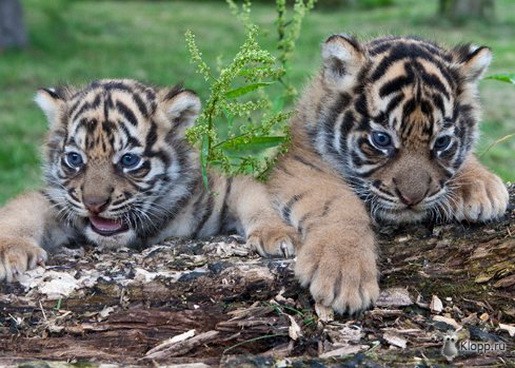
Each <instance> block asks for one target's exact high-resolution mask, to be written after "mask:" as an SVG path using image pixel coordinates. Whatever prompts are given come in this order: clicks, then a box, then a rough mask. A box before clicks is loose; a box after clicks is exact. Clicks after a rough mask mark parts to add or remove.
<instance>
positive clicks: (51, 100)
mask: <svg viewBox="0 0 515 368" xmlns="http://www.w3.org/2000/svg"><path fill="white" fill-rule="evenodd" d="M67 91H68V90H67V89H66V88H40V89H39V90H38V91H37V93H36V96H35V97H34V101H35V102H36V103H37V104H38V106H39V107H40V108H41V110H43V112H44V113H45V115H46V118H47V120H48V124H49V125H50V128H52V127H54V126H55V125H56V124H57V123H58V121H59V118H60V116H61V114H62V112H63V111H64V106H65V103H66V101H65V99H66V97H67Z"/></svg>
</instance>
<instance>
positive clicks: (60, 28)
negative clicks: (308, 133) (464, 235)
mask: <svg viewBox="0 0 515 368" xmlns="http://www.w3.org/2000/svg"><path fill="white" fill-rule="evenodd" d="M395 4H396V5H394V6H391V7H386V8H375V9H371V10H370V9H369V10H367V9H362V8H356V9H337V10H334V9H333V10H318V11H316V12H314V13H313V14H311V15H310V16H309V17H308V19H307V20H306V22H305V27H304V29H303V32H302V35H301V39H300V41H299V46H298V49H297V54H296V56H295V59H294V60H293V61H292V63H291V73H290V77H291V79H292V82H293V84H294V85H295V86H296V87H298V88H299V89H300V88H301V87H302V86H303V85H304V84H305V82H306V80H307V79H308V78H309V76H310V75H311V74H312V73H313V71H314V70H316V69H317V68H318V65H319V48H320V47H319V45H320V43H321V42H322V40H323V39H324V38H325V37H327V36H328V35H329V34H331V33H338V32H346V33H353V34H355V35H357V36H358V37H359V38H360V39H368V38H371V37H374V36H377V35H382V34H404V35H405V34H411V35H419V36H422V37H426V38H431V39H434V40H437V41H439V42H441V43H444V44H448V45H452V44H455V43H459V42H468V41H473V42H474V43H478V44H486V45H489V46H490V47H492V49H493V50H494V53H495V59H494V62H493V65H492V67H491V69H490V72H491V73H498V72H508V71H509V72H514V71H515V41H514V40H515V1H511V0H498V1H496V6H497V15H498V19H497V21H496V22H495V24H491V25H486V24H480V23H471V24H467V25H461V26H455V25H452V24H449V23H445V22H443V21H441V20H438V19H437V17H435V14H436V7H437V2H436V1H433V2H429V1H419V0H396V1H395ZM23 5H24V8H25V15H26V23H27V26H28V29H29V35H30V40H31V47H30V48H29V49H27V50H25V51H7V52H4V53H3V54H0V129H1V130H0V132H1V136H0V203H3V202H5V200H6V199H8V198H10V197H13V196H14V195H16V194H17V193H20V192H21V191H23V190H26V189H27V188H37V187H38V186H39V185H41V182H40V178H39V177H40V169H39V164H40V163H39V162H40V160H39V157H40V154H39V152H40V148H39V147H40V146H41V144H42V142H43V140H44V135H45V131H46V122H45V120H44V117H43V114H42V113H41V112H40V111H39V110H38V109H37V107H36V106H35V104H34V103H33V102H32V97H33V95H34V93H35V91H36V89H37V88H38V87H42V86H53V85H56V84H58V83H60V82H67V83H72V84H83V83H86V82H88V81H89V80H92V79H97V78H108V77H109V78H114V77H129V78H136V79H141V80H144V81H147V82H152V83H156V84H159V85H172V84H175V83H176V82H179V81H183V82H184V83H185V85H186V86H187V87H188V88H192V89H195V90H197V91H198V92H199V94H200V96H201V97H202V98H206V97H207V92H208V91H207V90H206V85H205V84H204V82H203V80H202V78H201V76H200V75H197V74H195V71H194V67H193V65H191V64H190V63H189V58H188V52H187V50H186V46H185V42H184V33H185V31H186V30H187V29H191V30H192V31H193V32H194V33H195V34H196V36H197V42H198V45H199V47H200V48H201V50H202V52H203V54H204V57H205V58H206V60H211V61H212V65H216V60H217V59H218V58H221V59H228V58H231V56H232V55H233V54H234V53H235V52H236V50H237V48H238V46H239V44H240V42H241V41H242V39H243V34H242V29H241V27H240V25H239V24H238V22H237V20H236V19H234V17H233V16H232V15H231V14H230V12H229V11H228V9H227V7H226V6H225V4H224V2H223V1H222V0H218V1H202V2H195V1H187V0H184V1H173V2H171V1H169V2H165V1H162V2H158V1H94V0H91V1H86V0H81V1H71V0H53V1H48V0H24V1H23ZM253 13H254V16H255V19H257V20H258V23H259V24H260V25H262V26H263V30H265V32H264V33H265V34H264V35H263V40H262V41H263V43H264V44H265V45H273V44H274V43H273V39H274V37H275V33H274V27H273V20H274V17H275V15H274V11H273V8H272V7H271V6H270V5H266V4H254V7H253ZM481 95H482V100H483V105H484V121H483V123H482V126H481V130H482V133H483V135H482V139H481V142H480V144H479V147H478V152H479V153H482V152H484V151H485V150H486V149H487V148H488V147H489V146H490V145H491V144H492V142H495V141H497V140H500V139H501V138H502V137H505V136H508V135H510V134H513V133H515V127H514V126H513V124H512V122H513V121H514V120H515V119H514V118H515V109H514V107H513V101H515V88H514V87H513V86H511V85H509V84H504V83H500V82H496V81H484V82H482V84H481ZM481 159H482V160H483V162H485V163H486V164H487V165H488V166H490V167H491V168H492V169H493V170H494V171H496V172H497V173H498V174H500V175H501V176H502V177H503V179H505V180H511V181H515V169H514V168H515V138H513V137H512V138H508V139H505V140H502V141H501V142H499V143H498V144H496V145H494V147H492V148H491V149H489V150H488V151H487V152H486V153H485V154H484V155H482V156H481Z"/></svg>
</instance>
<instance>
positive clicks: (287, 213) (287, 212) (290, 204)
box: [281, 193, 306, 224]
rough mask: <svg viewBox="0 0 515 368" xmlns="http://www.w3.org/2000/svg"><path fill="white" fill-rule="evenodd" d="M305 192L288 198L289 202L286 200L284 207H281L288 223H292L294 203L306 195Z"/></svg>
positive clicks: (283, 216)
mask: <svg viewBox="0 0 515 368" xmlns="http://www.w3.org/2000/svg"><path fill="white" fill-rule="evenodd" d="M305 194H306V193H300V194H295V195H294V196H293V197H291V198H290V199H289V200H288V202H286V204H285V205H284V207H283V208H282V209H281V216H282V218H283V220H284V221H285V222H286V223H288V224H291V211H292V209H293V205H294V204H295V203H297V202H298V201H299V200H300V199H302V197H304V195H305Z"/></svg>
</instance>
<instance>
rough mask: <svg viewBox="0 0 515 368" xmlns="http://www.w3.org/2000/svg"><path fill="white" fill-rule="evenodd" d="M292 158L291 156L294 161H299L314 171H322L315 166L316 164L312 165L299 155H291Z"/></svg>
mask: <svg viewBox="0 0 515 368" xmlns="http://www.w3.org/2000/svg"><path fill="white" fill-rule="evenodd" d="M292 158H293V159H294V160H295V161H297V162H300V163H302V164H304V165H306V166H308V167H310V168H311V169H313V170H315V171H318V172H322V170H321V169H320V168H319V167H317V166H315V165H313V164H312V163H311V162H309V161H307V160H305V159H304V158H303V157H300V156H299V155H293V157H292Z"/></svg>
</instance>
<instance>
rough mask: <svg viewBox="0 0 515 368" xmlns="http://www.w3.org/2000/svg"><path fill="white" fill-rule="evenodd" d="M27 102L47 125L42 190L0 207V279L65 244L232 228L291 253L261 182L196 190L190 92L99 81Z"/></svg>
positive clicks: (125, 242) (214, 180)
mask: <svg viewBox="0 0 515 368" xmlns="http://www.w3.org/2000/svg"><path fill="white" fill-rule="evenodd" d="M36 102H37V103H38V105H39V106H40V107H41V109H42V110H43V112H44V113H45V115H46V117H47V119H48V122H49V125H50V132H49V134H48V138H47V142H46V147H45V148H46V152H45V164H44V177H45V181H46V186H45V187H44V189H43V190H41V191H40V192H31V193H27V194H24V195H21V196H20V197H18V198H16V199H14V200H12V201H11V202H9V203H8V204H7V205H6V206H5V207H3V208H2V209H0V280H1V279H7V280H8V281H10V280H12V279H13V277H14V276H16V275H17V274H19V273H21V272H24V271H25V270H27V269H31V268H34V267H35V265H36V264H38V263H43V262H44V261H45V260H46V259H47V253H46V251H45V249H46V250H51V249H54V248H56V247H59V246H61V245H65V244H67V243H73V242H89V243H92V244H94V245H98V246H101V247H106V248H118V247H122V246H131V247H144V246H148V245H151V244H156V243H158V242H160V241H162V240H164V239H165V238H167V237H171V236H181V237H198V238H202V237H207V236H210V235H215V234H218V233H221V232H227V231H237V232H239V233H241V234H242V235H244V236H246V238H247V242H248V243H249V244H250V245H251V246H252V247H254V248H255V249H256V250H257V251H258V252H259V253H261V254H264V253H265V251H266V253H272V254H287V255H288V254H291V253H292V252H293V250H292V249H293V239H294V236H295V235H294V232H292V230H290V228H289V227H288V226H286V225H285V224H283V222H282V221H281V219H280V217H279V216H278V215H277V214H276V213H275V212H274V210H273V209H272V207H271V205H270V203H269V198H268V194H267V191H266V188H265V187H264V186H263V185H262V184H260V183H258V182H256V181H254V180H253V179H252V178H250V177H242V176H241V177H234V178H227V177H224V176H222V175H219V174H216V173H214V172H210V173H209V190H208V189H206V188H205V185H204V184H203V180H202V176H201V170H200V163H199V157H198V151H197V150H196V149H195V148H194V147H192V146H191V145H190V144H189V143H188V142H187V140H186V138H185V131H186V129H187V128H188V127H190V126H192V125H193V124H194V122H195V119H196V117H197V115H198V113H199V110H200V106H201V104H200V100H199V98H198V97H197V96H196V95H195V93H193V92H192V91H188V90H184V89H182V88H179V87H174V88H156V87H151V86H147V85H144V84H142V83H139V82H137V81H133V80H99V81H94V82H92V83H91V84H89V85H88V86H86V87H85V88H83V89H74V88H72V87H68V86H64V87H59V88H56V89H41V90H39V91H38V93H37V95H36Z"/></svg>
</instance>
